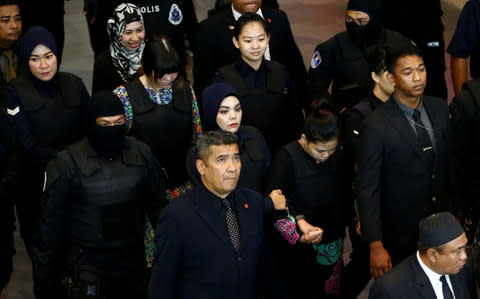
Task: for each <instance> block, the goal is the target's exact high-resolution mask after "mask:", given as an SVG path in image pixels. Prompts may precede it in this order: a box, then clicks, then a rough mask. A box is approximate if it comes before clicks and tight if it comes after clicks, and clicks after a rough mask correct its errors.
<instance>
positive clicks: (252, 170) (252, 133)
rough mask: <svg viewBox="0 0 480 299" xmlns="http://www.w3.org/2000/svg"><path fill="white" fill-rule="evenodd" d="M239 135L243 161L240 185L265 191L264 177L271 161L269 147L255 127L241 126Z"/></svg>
mask: <svg viewBox="0 0 480 299" xmlns="http://www.w3.org/2000/svg"><path fill="white" fill-rule="evenodd" d="M237 135H238V136H239V140H238V141H239V148H240V159H241V161H242V170H241V172H240V178H239V180H238V186H240V187H245V188H249V189H252V190H255V191H257V192H259V193H263V177H264V175H265V171H266V166H267V165H268V163H269V162H270V161H268V159H269V152H268V148H267V147H266V146H265V145H264V144H262V143H264V142H263V140H262V138H261V137H262V136H261V135H260V132H258V131H257V129H255V128H253V127H250V126H240V128H239V130H238V133H237Z"/></svg>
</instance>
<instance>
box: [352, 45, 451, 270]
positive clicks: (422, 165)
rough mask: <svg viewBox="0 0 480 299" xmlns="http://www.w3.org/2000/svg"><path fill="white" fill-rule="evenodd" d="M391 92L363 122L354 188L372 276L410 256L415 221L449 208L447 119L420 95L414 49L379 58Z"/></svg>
mask: <svg viewBox="0 0 480 299" xmlns="http://www.w3.org/2000/svg"><path fill="white" fill-rule="evenodd" d="M385 63H386V66H387V70H388V71H389V73H390V74H389V75H390V78H391V82H392V84H393V85H394V87H395V91H394V93H393V95H392V96H391V97H390V99H388V101H387V102H386V103H385V104H384V105H383V106H382V107H380V108H378V109H376V110H375V111H374V112H373V113H372V114H370V115H369V116H368V117H367V118H366V119H365V121H364V124H363V126H364V128H363V130H362V134H361V136H360V146H359V153H358V172H357V178H356V187H357V191H358V194H357V196H358V198H357V200H358V204H359V209H360V222H361V230H362V234H363V235H364V237H365V238H366V240H367V241H368V242H369V244H370V272H371V273H372V275H373V276H374V277H376V278H378V277H380V276H382V275H383V274H384V273H385V272H387V271H388V270H389V269H390V268H391V267H392V264H393V265H395V264H398V263H399V262H400V261H402V260H403V259H404V258H405V257H407V256H409V255H410V254H412V253H413V252H414V251H415V249H416V245H417V238H418V235H417V232H418V222H419V220H420V219H421V218H423V217H425V216H427V215H429V214H432V213H434V212H436V211H445V210H447V209H448V208H449V207H450V193H451V190H450V183H449V182H450V178H449V171H450V170H449V162H450V156H451V155H450V152H451V150H450V140H451V132H450V117H449V110H448V106H447V104H446V103H445V101H444V100H441V99H439V98H433V97H429V96H424V95H423V91H424V89H425V85H426V77H427V74H426V68H425V65H424V63H423V59H422V56H421V53H420V51H419V50H418V49H417V48H415V47H413V46H410V47H407V48H397V49H395V48H392V49H390V50H389V51H388V52H387V54H386V57H385Z"/></svg>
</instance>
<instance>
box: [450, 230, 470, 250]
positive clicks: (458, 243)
mask: <svg viewBox="0 0 480 299" xmlns="http://www.w3.org/2000/svg"><path fill="white" fill-rule="evenodd" d="M467 242H468V239H467V236H466V235H465V233H463V234H461V235H460V236H459V237H458V238H456V239H453V240H452V241H450V242H448V243H447V244H445V248H447V249H450V250H456V249H458V248H460V247H463V246H465V245H467Z"/></svg>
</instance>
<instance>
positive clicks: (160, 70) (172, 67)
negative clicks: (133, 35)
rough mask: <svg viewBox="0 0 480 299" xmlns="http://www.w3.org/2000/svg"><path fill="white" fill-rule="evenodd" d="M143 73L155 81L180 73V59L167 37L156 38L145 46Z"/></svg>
mask: <svg viewBox="0 0 480 299" xmlns="http://www.w3.org/2000/svg"><path fill="white" fill-rule="evenodd" d="M142 67H143V71H144V72H145V74H146V75H147V76H151V75H152V72H153V73H154V75H155V78H154V79H158V78H161V77H163V75H165V74H170V73H176V72H180V57H179V56H178V53H177V51H176V50H175V48H174V47H173V45H172V43H171V42H170V40H169V39H168V38H167V37H165V36H162V37H159V38H154V39H152V40H150V41H149V42H148V43H146V45H145V49H144V50H143V56H142Z"/></svg>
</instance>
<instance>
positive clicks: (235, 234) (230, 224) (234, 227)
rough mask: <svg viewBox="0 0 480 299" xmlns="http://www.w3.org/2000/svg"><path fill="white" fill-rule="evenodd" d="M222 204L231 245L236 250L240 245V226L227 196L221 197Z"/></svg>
mask: <svg viewBox="0 0 480 299" xmlns="http://www.w3.org/2000/svg"><path fill="white" fill-rule="evenodd" d="M223 205H224V206H225V220H226V222H227V229H228V234H229V235H230V240H231V241H232V244H233V247H235V250H237V251H238V248H239V247H240V226H239V225H238V220H237V216H235V213H234V212H233V209H232V205H231V204H230V200H229V199H228V198H225V199H223Z"/></svg>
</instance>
